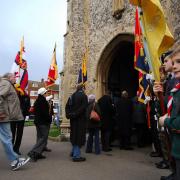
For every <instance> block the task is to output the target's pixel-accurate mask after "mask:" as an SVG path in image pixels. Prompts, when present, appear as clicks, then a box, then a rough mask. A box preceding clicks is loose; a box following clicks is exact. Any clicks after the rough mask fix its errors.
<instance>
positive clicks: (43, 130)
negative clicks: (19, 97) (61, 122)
mask: <svg viewBox="0 0 180 180" xmlns="http://www.w3.org/2000/svg"><path fill="white" fill-rule="evenodd" d="M46 92H47V90H46V89H45V88H44V87H42V88H40V89H39V90H38V98H37V99H36V101H35V103H34V115H35V120H34V124H35V126H36V131H37V139H36V144H35V145H34V147H33V148H32V150H31V151H30V152H29V153H28V156H30V157H31V159H32V161H34V162H36V161H37V160H38V159H45V158H46V156H44V155H42V153H43V151H44V149H45V148H46V145H47V140H48V133H49V128H50V124H51V116H50V113H49V104H48V102H47V100H46Z"/></svg>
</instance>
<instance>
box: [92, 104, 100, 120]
mask: <svg viewBox="0 0 180 180" xmlns="http://www.w3.org/2000/svg"><path fill="white" fill-rule="evenodd" d="M94 106H95V105H93V109H92V111H91V114H90V119H91V120H93V121H100V116H99V114H98V113H97V112H96V111H95V110H94Z"/></svg>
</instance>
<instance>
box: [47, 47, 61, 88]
mask: <svg viewBox="0 0 180 180" xmlns="http://www.w3.org/2000/svg"><path fill="white" fill-rule="evenodd" d="M57 77H58V68H57V61H56V44H55V47H54V51H53V57H52V61H51V65H50V68H49V72H48V79H47V81H46V87H50V86H52V85H54V84H55V81H56V79H57Z"/></svg>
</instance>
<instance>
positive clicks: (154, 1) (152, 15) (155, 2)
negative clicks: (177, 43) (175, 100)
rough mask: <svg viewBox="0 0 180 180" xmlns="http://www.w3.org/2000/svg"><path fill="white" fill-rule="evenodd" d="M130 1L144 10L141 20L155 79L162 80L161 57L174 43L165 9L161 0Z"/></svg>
mask: <svg viewBox="0 0 180 180" xmlns="http://www.w3.org/2000/svg"><path fill="white" fill-rule="evenodd" d="M130 3H131V4H133V5H137V6H139V7H140V8H141V10H142V16H141V21H142V25H143V29H144V33H145V34H144V35H145V38H146V40H147V45H148V50H149V53H150V59H151V65H152V71H153V75H154V78H155V80H158V81H160V74H159V68H160V65H161V63H160V60H159V57H160V56H161V54H162V53H163V52H165V51H167V50H168V49H169V48H170V47H171V46H172V45H173V43H174V39H173V36H172V34H171V33H170V31H169V28H168V26H167V24H166V19H165V16H164V12H163V9H162V7H161V4H160V2H159V0H130Z"/></svg>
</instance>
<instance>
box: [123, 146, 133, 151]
mask: <svg viewBox="0 0 180 180" xmlns="http://www.w3.org/2000/svg"><path fill="white" fill-rule="evenodd" d="M124 150H134V148H133V147H131V146H127V147H125V148H124Z"/></svg>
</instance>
